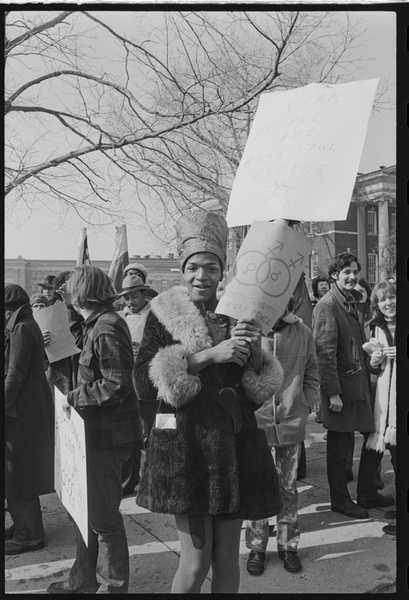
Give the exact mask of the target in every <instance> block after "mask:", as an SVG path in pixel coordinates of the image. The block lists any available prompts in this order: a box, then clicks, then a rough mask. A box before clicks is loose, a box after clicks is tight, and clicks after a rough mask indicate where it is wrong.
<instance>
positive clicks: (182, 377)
mask: <svg viewBox="0 0 409 600" xmlns="http://www.w3.org/2000/svg"><path fill="white" fill-rule="evenodd" d="M187 354H188V353H187V351H186V349H185V348H183V346H181V345H180V344H177V345H173V346H167V347H166V348H161V349H160V350H159V351H158V353H157V354H156V355H155V356H154V357H153V359H152V360H151V362H150V365H149V376H150V379H151V381H152V383H153V385H154V386H155V388H156V389H157V390H158V398H159V399H162V400H164V401H165V402H166V404H170V405H171V406H174V407H175V408H179V406H183V405H184V404H187V403H188V402H189V400H192V398H194V397H195V396H196V395H197V394H198V393H199V391H200V388H201V382H200V377H199V376H198V375H189V373H188V372H187V368H188V362H187Z"/></svg>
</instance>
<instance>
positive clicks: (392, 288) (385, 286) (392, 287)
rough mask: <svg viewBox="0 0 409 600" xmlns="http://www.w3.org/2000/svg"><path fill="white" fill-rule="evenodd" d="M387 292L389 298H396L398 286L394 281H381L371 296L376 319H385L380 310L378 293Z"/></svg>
mask: <svg viewBox="0 0 409 600" xmlns="http://www.w3.org/2000/svg"><path fill="white" fill-rule="evenodd" d="M383 290H384V291H385V294H386V295H387V296H396V284H395V283H393V282H392V281H381V282H380V283H377V284H376V286H375V287H374V289H373V290H372V294H371V308H372V312H373V315H374V317H377V318H379V317H380V318H383V314H382V312H381V310H380V308H379V298H378V292H381V291H383Z"/></svg>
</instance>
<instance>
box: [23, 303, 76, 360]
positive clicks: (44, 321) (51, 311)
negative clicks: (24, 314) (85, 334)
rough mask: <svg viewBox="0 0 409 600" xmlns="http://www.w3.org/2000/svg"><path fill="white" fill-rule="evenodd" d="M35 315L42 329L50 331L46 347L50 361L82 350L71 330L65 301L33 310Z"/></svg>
mask: <svg viewBox="0 0 409 600" xmlns="http://www.w3.org/2000/svg"><path fill="white" fill-rule="evenodd" d="M33 316H34V319H35V320H36V321H37V323H38V326H39V327H40V329H41V331H45V330H48V331H49V332H50V341H49V343H48V344H46V345H45V347H44V349H45V352H46V354H47V358H48V362H49V363H53V362H56V361H57V360H61V359H62V358H67V356H72V355H73V354H77V353H78V352H81V350H79V349H78V348H77V346H76V345H75V340H74V336H73V335H72V333H71V331H70V324H69V321H68V313H67V307H66V306H65V304H64V302H56V303H55V304H53V305H52V306H47V307H46V308H42V309H41V310H37V311H35V312H33Z"/></svg>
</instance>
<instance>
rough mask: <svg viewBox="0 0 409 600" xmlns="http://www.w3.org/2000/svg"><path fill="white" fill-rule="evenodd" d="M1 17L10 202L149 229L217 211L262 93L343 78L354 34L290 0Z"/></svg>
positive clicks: (334, 16) (339, 20) (354, 64)
mask: <svg viewBox="0 0 409 600" xmlns="http://www.w3.org/2000/svg"><path fill="white" fill-rule="evenodd" d="M5 31H6V38H5V59H6V60H5V95H6V98H5V115H6V116H5V126H6V145H5V157H6V161H5V162H6V166H5V173H6V178H5V179H6V183H5V195H6V200H7V210H8V211H10V212H13V211H16V210H18V207H19V205H20V204H21V203H24V205H25V206H28V207H30V208H32V209H33V210H35V209H36V208H38V207H39V206H41V205H43V204H45V205H47V206H54V207H55V210H57V211H62V212H64V211H67V210H74V211H76V212H77V213H79V214H80V215H81V217H82V218H83V219H84V220H85V221H88V222H91V223H92V222H93V221H95V220H97V219H101V218H102V220H105V222H107V220H112V221H118V220H121V219H122V220H123V219H125V218H127V216H131V215H135V213H136V214H137V215H138V216H139V218H140V219H142V220H144V221H146V222H147V223H148V224H150V225H151V227H153V228H154V229H155V232H156V233H157V235H160V234H161V231H160V227H157V224H161V223H164V222H165V220H166V219H167V218H168V217H169V218H171V219H172V218H174V217H175V216H176V215H179V214H180V213H182V212H183V211H184V210H186V209H187V208H188V207H190V206H204V207H207V206H212V207H215V208H220V209H221V210H224V211H225V210H226V208H227V203H228V198H229V191H230V188H231V185H232V182H233V178H234V174H235V172H236V170H237V167H238V165H239V162H240V157H241V154H242V152H243V150H244V146H245V143H246V139H247V136H248V133H249V130H250V126H251V122H252V119H253V116H254V114H255V110H256V108H257V100H258V98H259V96H260V94H262V93H264V92H272V91H276V90H283V89H289V88H292V87H299V86H302V85H307V84H308V83H311V82H330V83H337V82H341V81H346V80H350V79H351V78H353V75H354V72H355V71H356V69H357V68H358V61H357V59H356V54H355V55H354V56H355V58H354V59H352V56H353V54H352V52H353V50H355V49H356V44H357V40H358V39H359V36H360V31H359V30H357V29H356V27H352V26H351V24H350V22H349V17H348V13H347V12H340V13H337V12H330V13H327V12H322V11H317V12H311V11H294V10H285V11H264V12H253V11H250V12H246V11H214V12H213V11H182V12H180V11H174V10H172V11H140V10H135V11H127V12H123V11H121V12H119V11H118V12H116V11H109V10H108V11H103V12H98V11H88V10H80V11H61V12H58V11H52V10H49V11H19V10H11V11H9V12H8V13H7V15H6V29H5ZM152 214H153V215H155V214H156V215H159V217H158V221H157V223H156V222H155V217H154V216H153V217H152Z"/></svg>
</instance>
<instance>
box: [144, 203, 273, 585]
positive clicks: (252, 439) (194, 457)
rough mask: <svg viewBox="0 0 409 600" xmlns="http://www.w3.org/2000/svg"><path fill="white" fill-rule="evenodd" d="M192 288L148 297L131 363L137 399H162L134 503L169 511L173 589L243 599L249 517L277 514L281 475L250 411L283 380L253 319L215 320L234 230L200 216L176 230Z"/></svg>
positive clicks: (217, 217)
mask: <svg viewBox="0 0 409 600" xmlns="http://www.w3.org/2000/svg"><path fill="white" fill-rule="evenodd" d="M176 230H177V237H178V252H179V256H180V265H181V271H182V273H183V279H184V282H185V285H186V287H174V288H171V289H170V290H168V291H166V292H164V293H163V294H160V295H159V296H158V297H156V298H154V299H153V300H152V302H151V312H150V314H149V316H148V318H147V321H146V326H145V331H144V337H143V339H142V342H141V346H140V349H139V352H138V356H137V358H136V363H135V367H134V385H135V388H136V391H137V394H138V396H139V397H140V398H146V399H149V398H158V399H159V400H160V407H159V413H160V414H158V415H157V420H156V426H155V427H154V428H153V429H152V432H151V436H150V438H149V441H148V447H147V456H146V461H145V465H144V468H143V472H142V478H141V483H140V487H139V491H138V495H137V503H138V504H139V505H140V506H143V507H145V508H148V509H149V510H151V511H153V512H161V513H168V514H174V515H175V519H176V527H177V530H178V534H179V539H180V544H181V557H180V563H179V568H178V570H177V573H176V575H175V578H174V580H173V585H172V592H173V593H199V592H200V589H201V586H202V583H203V581H204V579H205V577H206V576H207V574H208V571H209V568H210V566H211V567H212V584H211V591H212V593H237V592H238V589H239V581H240V574H239V560H238V558H239V542H240V532H241V526H242V521H243V519H255V518H268V517H270V516H273V515H275V514H278V512H279V511H280V509H281V499H280V496H279V489H278V479H277V473H276V470H275V466H274V462H273V459H272V457H271V453H270V452H269V449H268V445H267V441H266V438H265V434H264V432H263V431H261V430H260V429H258V428H257V423H256V419H255V415H254V411H255V410H256V409H257V408H258V407H259V406H260V404H262V403H263V402H264V400H266V399H267V398H268V397H271V395H272V394H274V393H275V392H276V391H277V389H278V388H279V387H280V385H281V383H282V369H281V365H280V364H279V362H278V360H277V359H276V358H274V357H273V356H272V355H271V354H268V353H264V352H263V351H262V350H261V330H260V327H259V326H258V324H257V323H256V322H255V321H254V320H253V319H251V318H242V319H240V320H239V321H238V322H232V321H230V319H229V318H228V317H226V316H224V315H218V314H215V312H214V311H215V309H216V306H217V297H216V291H217V288H218V285H219V283H220V281H221V280H222V278H223V268H224V263H225V258H226V255H225V252H226V242H227V232H228V230H227V224H226V221H225V219H224V217H222V216H221V215H219V214H217V213H206V212H204V211H198V212H192V213H190V214H189V215H188V216H186V217H182V219H180V220H179V221H178V223H177V225H176Z"/></svg>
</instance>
